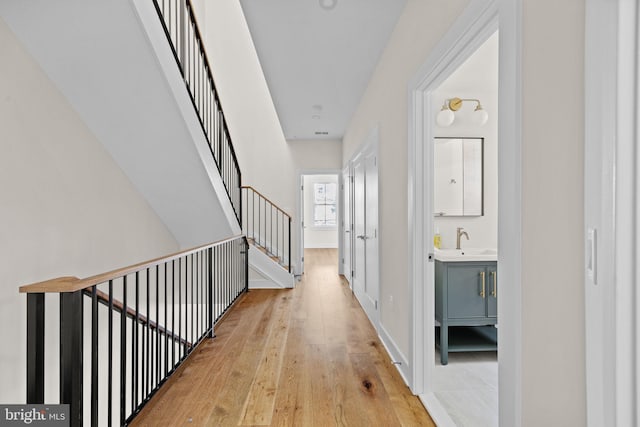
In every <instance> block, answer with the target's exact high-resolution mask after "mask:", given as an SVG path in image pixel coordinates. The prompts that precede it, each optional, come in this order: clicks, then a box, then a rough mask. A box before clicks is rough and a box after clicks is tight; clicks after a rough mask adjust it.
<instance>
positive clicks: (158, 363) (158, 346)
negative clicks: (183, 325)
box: [151, 265, 160, 389]
mask: <svg viewBox="0 0 640 427" xmlns="http://www.w3.org/2000/svg"><path fill="white" fill-rule="evenodd" d="M151 336H152V337H155V341H156V357H155V359H156V366H155V367H156V382H155V384H154V383H153V382H152V383H151V384H152V385H153V387H152V389H155V388H156V387H158V384H160V265H156V329H155V334H153V335H151Z"/></svg>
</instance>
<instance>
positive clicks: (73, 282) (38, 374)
mask: <svg viewBox="0 0 640 427" xmlns="http://www.w3.org/2000/svg"><path fill="white" fill-rule="evenodd" d="M0 14H1V16H2V19H3V20H5V21H6V22H7V24H8V25H9V27H10V28H11V29H12V31H13V32H14V33H15V34H16V36H17V37H18V38H19V39H20V41H21V42H22V43H23V44H24V46H25V47H26V49H27V50H28V51H29V53H30V54H31V56H32V57H33V58H34V59H35V60H36V61H37V62H38V64H39V65H40V66H41V68H42V69H43V70H44V71H45V73H46V74H47V76H48V77H49V78H50V79H51V80H52V81H53V83H54V84H55V85H56V86H57V87H58V89H59V90H60V92H61V93H62V94H63V95H64V96H65V97H66V98H67V99H68V100H69V102H70V103H71V104H72V106H73V108H74V109H75V110H76V112H77V113H78V114H79V115H80V116H81V117H82V119H83V121H84V122H85V124H86V125H87V127H88V128H89V129H90V130H91V132H93V133H94V134H95V136H96V137H97V138H98V139H99V140H100V141H101V143H102V144H103V146H104V148H105V149H106V151H107V152H109V154H110V155H111V156H112V157H113V159H114V160H115V162H116V163H117V164H118V166H119V167H120V168H121V169H122V171H123V172H124V173H125V174H126V175H127V177H128V178H129V180H130V181H131V182H132V183H133V185H134V186H135V187H136V188H137V190H138V191H139V192H140V194H141V195H142V196H143V197H144V198H145V199H146V200H147V201H148V203H149V205H150V206H151V207H152V208H153V209H154V211H156V213H157V214H158V216H159V217H160V218H161V219H162V221H163V222H164V223H165V224H166V226H167V228H168V229H169V230H170V232H171V233H172V234H173V235H174V237H175V238H176V240H177V241H178V243H179V245H180V247H182V248H192V249H189V250H186V251H182V252H180V253H178V254H173V255H169V256H167V257H164V258H162V259H157V260H150V261H148V262H145V263H142V264H136V265H133V266H129V267H124V268H121V269H118V270H114V271H111V272H108V273H103V274H101V275H97V276H93V277H89V278H87V279H77V278H75V277H63V278H59V279H52V280H49V281H45V282H41V283H37V284H34V285H33V286H27V287H23V288H22V289H21V292H23V293H26V294H27V295H28V296H27V306H28V309H27V312H28V314H27V323H28V333H27V341H28V343H27V346H28V347H27V348H28V355H27V367H28V368H27V378H28V385H27V389H28V396H27V402H28V403H31V404H36V403H45V386H44V381H45V377H46V380H47V381H49V380H50V379H53V380H54V381H53V382H54V384H58V383H59V386H60V387H59V388H60V399H59V402H60V403H64V404H69V405H70V411H71V420H70V425H71V426H81V425H85V424H87V425H89V424H90V425H92V426H97V425H112V424H120V425H128V424H129V423H130V422H131V421H132V420H133V418H134V417H135V416H136V415H137V414H138V412H139V411H140V409H141V408H142V407H143V406H144V405H145V404H146V403H147V402H148V401H149V399H150V398H151V397H152V396H153V395H154V394H155V393H156V392H157V391H158V390H159V389H160V387H161V386H162V385H163V384H164V383H165V381H166V380H167V379H168V378H169V376H170V375H171V374H172V373H174V372H175V371H176V369H177V368H178V367H179V366H180V365H181V364H182V362H183V361H184V360H185V359H186V357H187V356H188V355H189V354H190V353H191V352H192V351H193V350H194V349H195V348H196V347H197V345H198V344H199V343H202V342H205V341H206V339H207V338H209V337H212V336H213V328H214V326H215V323H216V321H218V320H219V319H220V317H221V316H222V315H223V314H224V313H225V312H226V311H227V310H228V309H229V307H231V305H232V304H233V303H234V302H235V301H236V300H237V298H239V297H241V295H242V294H243V293H244V292H245V291H246V290H247V289H249V288H252V287H277V288H287V287H293V284H294V277H293V274H292V269H291V217H290V216H289V215H288V214H287V213H286V212H284V211H283V210H282V209H280V208H278V207H277V206H276V205H275V204H274V203H272V202H271V201H269V200H268V199H267V198H266V197H264V196H263V195H262V194H260V193H259V192H257V191H255V190H254V189H253V188H252V187H241V182H242V175H241V172H240V168H239V162H238V159H237V157H236V153H235V150H234V147H233V144H232V141H231V135H230V133H229V129H228V126H227V119H226V117H225V114H224V110H223V107H222V102H221V100H220V98H219V96H218V91H217V89H216V85H215V82H214V79H213V76H212V74H211V68H210V66H209V60H208V58H207V55H206V52H205V50H204V46H203V43H202V38H201V36H200V32H199V29H198V26H197V24H196V20H195V16H194V11H193V8H192V6H191V4H190V1H189V0H152V1H148V0H113V1H103V0H59V1H56V2H50V1H49V0H30V1H29V2H24V1H23V0H5V1H2V2H0ZM241 231H243V232H244V234H245V235H246V237H245V236H238V234H239V233H240V232H241ZM229 236H236V237H233V238H229ZM247 238H249V239H250V240H249V239H247ZM210 242H215V243H210ZM249 242H250V245H249V244H248V243H249ZM49 294H57V295H56V297H55V298H58V299H59V300H60V307H62V309H61V310H60V313H57V314H58V316H57V317H58V318H57V319H55V321H54V322H53V323H51V324H50V323H49V322H48V321H45V312H44V310H45V308H44V306H45V300H46V299H47V295H49ZM55 298H50V299H53V300H55ZM85 308H86V309H87V310H85ZM51 314H54V315H55V314H56V313H48V314H47V315H46V316H47V320H49V317H50V316H51ZM45 323H46V324H47V327H48V328H49V327H53V326H54V325H56V326H57V332H58V335H57V336H53V338H49V337H47V339H45ZM83 324H84V325H87V326H89V325H90V328H83ZM54 332H55V331H54ZM54 335H55V334H54ZM99 337H105V342H106V344H105V342H102V338H99ZM56 339H58V341H59V342H57V343H56V345H55V346H53V348H52V347H51V346H49V350H48V351H58V350H59V352H60V356H59V357H60V369H59V370H58V369H56V370H51V369H49V370H48V371H47V372H45V368H46V366H45V344H46V343H47V342H48V341H49V340H56ZM83 355H84V356H83ZM49 357H50V356H47V358H49ZM84 359H87V360H84ZM89 359H90V360H89ZM83 362H84V364H85V366H84V369H85V371H84V373H86V374H87V375H83ZM47 363H49V362H47ZM85 395H86V396H85ZM83 399H84V400H83Z"/></svg>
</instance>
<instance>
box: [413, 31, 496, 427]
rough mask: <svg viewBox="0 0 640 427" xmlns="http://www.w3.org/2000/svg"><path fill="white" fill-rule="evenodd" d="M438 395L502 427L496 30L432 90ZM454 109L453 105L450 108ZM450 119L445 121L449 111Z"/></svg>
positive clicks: (461, 411) (429, 180) (471, 421)
mask: <svg viewBox="0 0 640 427" xmlns="http://www.w3.org/2000/svg"><path fill="white" fill-rule="evenodd" d="M429 95H430V98H431V101H432V106H433V109H434V110H435V111H438V110H439V108H441V107H442V106H443V105H445V106H446V107H442V108H445V110H443V112H442V113H441V112H438V114H437V115H435V116H431V117H430V116H426V117H425V121H426V122H429V121H431V122H432V123H433V125H432V130H433V136H434V137H433V138H432V140H431V141H426V142H425V143H426V144H428V149H429V151H430V152H432V153H433V156H432V161H431V162H430V163H429V164H426V165H425V169H424V171H425V182H426V185H430V187H431V189H430V193H431V194H433V196H432V199H431V204H432V209H431V214H430V215H426V216H425V220H424V228H425V229H427V230H432V232H433V235H434V243H433V245H432V246H433V247H435V248H434V258H435V261H434V264H435V271H434V270H433V269H432V270H431V271H434V274H433V275H431V274H430V273H429V274H428V275H427V276H425V281H427V282H429V283H430V284H429V288H431V287H433V288H434V289H435V292H434V294H430V295H428V296H427V298H429V296H430V297H431V298H432V301H433V303H435V327H434V330H435V333H434V338H435V340H434V341H435V342H433V341H428V342H427V348H430V349H432V350H431V351H435V355H434V356H435V360H434V361H433V362H427V363H433V369H432V373H433V375H432V383H433V393H434V395H435V397H436V398H437V399H438V400H439V401H440V402H441V404H442V405H443V406H444V407H445V408H446V409H447V413H448V415H449V417H450V418H451V419H452V421H453V422H454V423H455V424H456V425H468V426H497V425H498V353H497V346H498V341H497V327H498V324H499V320H500V316H499V315H498V313H497V301H498V292H499V288H500V286H499V280H498V279H499V276H498V275H497V254H498V249H499V248H498V191H499V188H498V120H497V115H498V33H497V32H496V33H494V34H493V35H491V36H490V37H489V38H488V39H487V40H486V41H485V42H484V43H483V44H482V45H481V46H479V47H478V48H477V49H476V50H475V51H474V52H473V53H472V54H470V55H469V56H468V57H467V58H466V59H465V61H464V62H463V63H462V64H460V65H459V66H458V67H457V68H456V69H455V70H453V71H452V72H451V73H450V74H449V75H448V76H446V78H445V80H444V81H442V82H441V83H440V84H439V85H438V86H437V87H435V88H434V89H433V90H431V91H430V93H429ZM454 111H455V113H454ZM452 118H453V121H450V120H444V119H452Z"/></svg>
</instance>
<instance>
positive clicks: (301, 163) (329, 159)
mask: <svg viewBox="0 0 640 427" xmlns="http://www.w3.org/2000/svg"><path fill="white" fill-rule="evenodd" d="M194 9H195V11H196V13H197V19H198V25H199V27H200V30H201V32H202V33H203V37H204V39H205V47H206V49H207V55H208V56H209V61H210V62H211V67H212V70H213V76H214V79H215V82H216V85H217V87H218V90H219V92H220V98H221V102H222V105H223V108H224V111H225V114H226V116H227V120H228V124H229V131H230V133H231V138H232V139H233V144H234V147H235V149H236V154H237V156H238V161H239V163H240V168H241V171H242V182H243V185H251V186H253V187H255V188H256V190H258V191H260V192H261V193H263V194H264V195H265V196H267V197H268V198H269V199H270V200H272V201H273V202H274V203H276V204H277V205H278V206H279V207H280V208H281V209H283V210H284V211H286V212H287V213H289V214H290V215H291V216H292V217H294V223H293V225H292V230H293V233H292V257H293V259H294V260H295V259H297V258H298V253H299V250H298V246H299V244H298V241H299V238H298V230H299V222H298V221H299V220H300V219H299V218H297V217H296V215H297V209H296V201H297V198H298V196H297V194H298V193H299V185H300V183H299V182H298V176H299V173H300V171H302V170H326V169H340V168H341V166H342V142H341V141H340V140H335V139H332V140H308V141H307V140H295V141H286V140H285V138H284V134H283V132H282V128H281V126H280V121H279V119H278V116H277V113H276V110H275V107H274V105H273V101H272V99H271V94H270V92H269V88H268V86H267V83H266V81H265V78H264V74H263V73H262V68H261V66H260V62H259V60H258V55H257V54H256V51H255V47H254V45H253V41H252V40H251V34H250V33H249V29H248V27H247V22H246V19H245V17H244V14H243V12H242V8H241V6H240V2H239V1H237V0H221V1H215V2H206V3H205V2H204V1H202V0H199V1H197V2H194Z"/></svg>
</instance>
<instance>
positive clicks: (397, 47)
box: [342, 0, 468, 359]
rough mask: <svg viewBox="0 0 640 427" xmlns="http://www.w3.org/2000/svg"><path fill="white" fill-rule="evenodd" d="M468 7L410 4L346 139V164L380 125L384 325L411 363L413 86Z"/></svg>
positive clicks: (420, 0)
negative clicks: (409, 187)
mask: <svg viewBox="0 0 640 427" xmlns="http://www.w3.org/2000/svg"><path fill="white" fill-rule="evenodd" d="M467 3H468V1H467V0H451V1H447V2H441V1H437V0H408V1H407V5H406V7H405V10H404V12H403V13H402V15H401V16H400V19H399V21H398V24H397V25H396V28H395V30H394V32H393V34H392V36H391V38H390V40H389V43H388V44H387V47H386V48H385V50H384V53H383V54H382V57H381V58H380V62H379V63H378V65H377V67H376V70H375V71H374V73H373V76H372V78H371V81H370V82H369V86H368V87H367V90H366V92H365V94H364V96H363V98H362V101H361V102H360V105H359V107H358V109H357V111H356V112H355V114H354V115H353V118H352V120H351V123H350V124H349V126H348V128H347V131H346V133H345V135H344V138H343V156H342V158H343V163H346V161H347V160H348V159H350V158H351V157H352V156H353V154H355V152H356V151H357V149H358V147H359V146H360V144H362V143H363V142H364V141H365V139H366V137H367V136H368V135H369V133H370V132H371V130H372V129H373V128H374V127H375V126H376V125H378V126H379V135H380V137H379V147H378V150H379V151H378V159H379V206H380V212H379V213H380V217H379V221H380V311H381V318H380V322H381V326H382V327H384V328H385V330H386V331H387V332H388V333H389V334H390V336H391V337H392V339H393V341H394V342H395V343H396V345H397V346H398V348H399V350H400V351H401V352H402V353H403V355H404V356H405V358H406V359H409V357H408V356H409V330H410V326H409V313H410V311H411V310H410V307H411V301H409V285H408V264H407V259H408V253H407V248H408V243H407V242H408V236H407V218H408V212H407V209H408V202H407V194H408V191H407V176H408V169H407V161H408V159H407V128H408V118H407V108H408V98H407V96H408V94H407V92H408V90H407V85H408V83H409V81H410V80H411V79H412V78H413V76H414V75H415V73H416V72H417V70H418V69H419V67H420V66H421V65H422V63H423V61H424V60H425V59H426V57H427V56H428V54H429V52H430V51H431V49H432V48H433V47H434V46H435V44H436V43H437V42H438V41H439V40H440V38H441V37H442V35H443V34H444V33H445V32H446V31H447V30H448V29H449V27H450V26H451V24H452V23H453V21H454V20H455V18H456V17H457V16H458V15H459V14H460V13H461V11H462V10H463V8H464V7H465V6H466V5H467ZM434 11H437V13H434ZM391 297H392V298H391ZM391 299H392V300H393V302H390V301H391Z"/></svg>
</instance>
